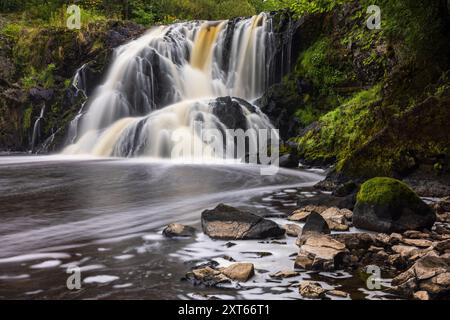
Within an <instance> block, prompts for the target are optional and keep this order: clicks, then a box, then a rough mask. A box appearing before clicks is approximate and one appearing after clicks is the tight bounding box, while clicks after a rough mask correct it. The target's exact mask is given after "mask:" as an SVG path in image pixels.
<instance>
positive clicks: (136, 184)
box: [0, 156, 374, 299]
mask: <svg viewBox="0 0 450 320" xmlns="http://www.w3.org/2000/svg"><path fill="white" fill-rule="evenodd" d="M322 177H323V176H322V175H321V174H320V173H317V172H311V171H294V170H286V169H280V170H279V172H278V174H276V175H274V176H261V175H260V168H259V167H257V166H251V165H224V164H220V165H219V164H208V165H205V164H181V163H173V162H172V163H171V162H164V161H154V160H149V159H135V160H120V159H105V158H104V159H99V158H79V157H61V156H46V157H35V156H14V157H11V156H3V157H0V299H193V298H194V299H196V298H203V297H204V295H208V296H214V297H217V298H227V299H235V298H238V299H290V298H292V299H298V298H299V295H298V292H297V290H296V289H295V288H291V284H292V283H293V281H295V280H297V281H298V280H299V279H308V278H311V277H316V278H317V275H313V276H312V275H310V274H308V273H305V274H302V275H300V276H299V277H298V279H285V280H280V281H274V280H273V281H272V280H271V278H270V277H269V273H273V272H276V271H279V270H289V269H292V267H293V259H294V258H293V257H292V255H293V254H295V252H296V246H295V244H294V240H295V239H293V238H290V239H282V240H281V241H280V242H279V243H272V242H270V241H240V242H239V241H238V242H235V243H234V245H233V246H229V244H228V245H227V242H226V241H213V240H211V239H209V238H208V237H207V236H205V235H203V234H202V233H201V232H199V233H198V235H197V238H196V239H183V240H181V239H179V240H174V239H165V238H163V237H162V235H161V230H162V229H163V228H164V226H166V225H167V224H169V223H172V222H179V223H185V224H190V225H193V226H195V227H197V229H198V230H201V227H200V214H201V212H202V211H203V210H205V209H207V208H213V207H215V206H216V205H217V204H218V203H220V202H223V203H227V204H231V205H233V206H237V207H241V208H248V209H250V210H252V211H253V212H255V213H258V214H261V215H263V216H267V217H270V218H271V219H273V220H275V221H276V222H279V223H280V224H283V223H286V220H284V217H285V214H286V213H288V212H290V211H292V210H293V209H294V208H295V205H296V200H297V198H298V197H299V196H308V195H309V194H311V192H312V191H311V190H312V188H311V186H312V185H314V184H315V183H316V182H317V181H319V180H320V179H321V178H322ZM223 257H232V258H233V259H234V260H236V261H249V262H253V263H255V267H256V276H255V277H254V279H253V280H252V281H250V282H248V283H246V284H240V285H239V284H236V283H234V284H231V285H228V286H225V287H223V288H202V287H195V286H194V285H193V284H191V283H189V282H187V281H181V279H182V278H183V276H184V274H185V273H186V272H187V271H189V270H190V269H191V268H192V267H193V266H195V265H198V264H201V263H204V262H207V261H210V259H215V261H217V262H218V263H219V264H222V265H227V264H229V263H230V262H229V261H228V260H226V259H224V258H223ZM73 266H78V267H79V268H80V269H79V270H80V272H81V278H82V283H81V285H82V286H81V289H79V290H69V289H68V287H67V279H68V277H69V276H70V275H71V274H70V273H68V272H67V271H68V267H73ZM276 269H279V270H276ZM322 276H323V277H326V279H327V281H324V282H323V285H324V286H325V287H330V286H331V287H333V288H334V287H336V283H339V282H340V280H339V279H342V281H343V282H347V283H350V286H352V288H353V289H354V292H355V296H354V298H370V296H372V295H373V294H374V293H370V292H364V290H361V289H355V288H357V287H358V286H360V283H358V281H356V284H355V278H354V277H352V276H351V275H349V274H346V273H343V272H342V273H340V272H337V273H334V274H322ZM318 280H320V279H318ZM322 280H323V279H322ZM342 281H341V282H342Z"/></svg>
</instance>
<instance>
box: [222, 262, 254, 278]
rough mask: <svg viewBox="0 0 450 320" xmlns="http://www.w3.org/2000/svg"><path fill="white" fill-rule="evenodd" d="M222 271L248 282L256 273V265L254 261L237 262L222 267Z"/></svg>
mask: <svg viewBox="0 0 450 320" xmlns="http://www.w3.org/2000/svg"><path fill="white" fill-rule="evenodd" d="M221 272H222V274H224V275H225V276H227V277H228V278H230V279H232V280H235V281H239V282H247V281H248V280H250V278H252V277H253V276H254V275H255V267H254V265H253V263H235V264H232V265H230V266H228V267H226V268H224V269H222V270H221Z"/></svg>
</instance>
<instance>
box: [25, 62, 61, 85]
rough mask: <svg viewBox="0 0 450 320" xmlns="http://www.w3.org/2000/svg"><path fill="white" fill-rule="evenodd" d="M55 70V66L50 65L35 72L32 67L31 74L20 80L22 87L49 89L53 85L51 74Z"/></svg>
mask: <svg viewBox="0 0 450 320" xmlns="http://www.w3.org/2000/svg"><path fill="white" fill-rule="evenodd" d="M55 69H56V66H55V64H53V63H51V64H49V65H48V66H47V68H46V69H44V70H42V71H37V70H36V69H35V68H34V67H31V72H30V74H29V75H26V76H24V77H23V78H22V85H23V87H24V88H26V89H30V88H33V87H37V86H41V87H44V88H50V87H52V86H53V85H54V83H55V80H54V78H53V73H54V71H55Z"/></svg>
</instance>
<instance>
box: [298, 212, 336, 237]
mask: <svg viewBox="0 0 450 320" xmlns="http://www.w3.org/2000/svg"><path fill="white" fill-rule="evenodd" d="M329 233H330V228H329V227H328V223H327V222H326V221H325V219H324V218H322V216H321V215H320V214H318V213H317V212H312V213H311V214H310V215H309V216H308V219H306V223H305V225H304V226H303V229H302V233H301V234H300V236H299V238H298V239H297V245H300V244H301V242H302V240H303V239H306V238H307V237H308V236H310V235H312V234H329Z"/></svg>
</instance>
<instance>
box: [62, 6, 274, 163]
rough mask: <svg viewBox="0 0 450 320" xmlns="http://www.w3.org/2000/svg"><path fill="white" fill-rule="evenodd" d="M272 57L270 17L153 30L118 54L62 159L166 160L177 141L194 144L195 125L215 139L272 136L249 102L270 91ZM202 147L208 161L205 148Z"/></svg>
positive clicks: (206, 22)
mask: <svg viewBox="0 0 450 320" xmlns="http://www.w3.org/2000/svg"><path fill="white" fill-rule="evenodd" d="M274 52H275V50H274V34H273V32H272V21H271V18H270V17H269V16H268V15H267V14H260V15H258V16H254V17H252V18H249V19H241V20H233V21H217V22H209V21H203V22H187V23H178V24H174V25H171V26H161V27H158V28H154V29H151V30H150V31H149V32H147V33H146V34H145V35H143V36H142V37H140V38H139V39H137V40H135V41H132V42H130V43H128V44H126V45H124V46H122V47H119V48H118V49H117V50H116V52H115V57H114V60H113V63H112V65H111V66H110V68H109V71H108V74H107V77H106V80H105V82H104V83H103V84H102V85H101V86H99V87H98V88H97V89H96V91H95V92H94V94H93V96H92V97H91V98H90V99H89V100H88V101H87V103H86V106H84V107H83V108H82V112H81V113H80V114H79V115H77V118H76V119H75V120H76V121H75V122H74V123H75V126H76V128H72V129H71V130H69V131H70V133H69V134H70V135H71V136H69V140H68V141H70V143H73V142H75V143H73V144H71V145H69V146H68V147H66V149H65V150H64V153H65V154H93V155H99V156H119V157H132V156H152V157H169V156H170V150H171V149H173V148H174V141H173V137H174V134H177V135H180V134H181V135H184V137H185V138H186V137H187V139H185V141H187V142H185V143H187V144H192V145H194V144H195V143H196V142H198V140H199V136H198V130H196V129H195V126H196V123H197V122H201V123H202V126H203V127H204V128H207V129H213V130H218V131H219V132H225V130H227V129H242V130H247V129H256V130H257V129H270V128H272V126H271V124H270V121H269V120H268V118H267V117H266V116H265V115H264V114H263V113H262V112H261V111H260V110H259V109H258V108H257V107H255V106H253V105H251V104H250V103H249V102H247V101H253V100H254V99H256V98H258V97H259V96H260V95H261V94H262V93H263V91H264V90H265V89H266V88H267V86H268V84H269V77H270V73H271V68H272V64H273V60H274ZM219 97H228V99H225V98H219ZM230 97H234V98H230ZM84 110H86V111H84ZM199 143H201V144H203V147H204V148H203V150H205V152H206V153H207V154H208V155H210V153H211V150H210V149H211V148H210V146H209V145H208V143H205V142H204V141H203V140H202V141H200V142H199ZM226 145H227V144H225V146H226ZM204 155H205V154H202V156H204ZM192 156H193V157H194V158H195V156H196V153H195V152H194V151H192Z"/></svg>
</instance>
